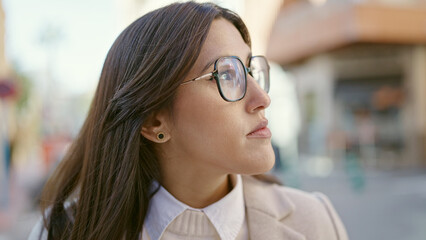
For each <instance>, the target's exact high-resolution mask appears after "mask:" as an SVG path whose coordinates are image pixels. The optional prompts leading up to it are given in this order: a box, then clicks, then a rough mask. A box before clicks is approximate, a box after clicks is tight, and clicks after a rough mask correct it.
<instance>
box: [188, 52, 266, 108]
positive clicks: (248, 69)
mask: <svg viewBox="0 0 426 240" xmlns="http://www.w3.org/2000/svg"><path fill="white" fill-rule="evenodd" d="M256 57H261V58H263V59H265V62H266V65H267V66H268V78H269V70H270V66H269V63H268V59H267V58H266V57H265V56H263V55H256V56H252V57H250V60H249V64H251V60H252V59H253V58H256ZM222 58H234V59H236V60H238V61H239V62H240V63H241V65H242V66H243V68H244V82H245V87H244V94H243V96H241V97H240V98H238V99H236V100H230V99H228V98H227V97H225V95H224V94H223V92H222V86H221V85H220V82H219V77H218V69H217V63H218V61H219V60H220V59H222ZM247 74H250V76H251V77H253V75H252V72H251V67H246V65H244V63H243V61H242V60H241V59H240V58H239V57H237V56H223V57H220V58H218V59H216V61H215V62H214V68H213V71H212V72H209V73H206V74H204V75H201V76H199V77H196V78H193V79H190V80H187V81H184V82H182V83H181V84H180V85H186V84H188V83H192V82H195V81H198V80H202V79H205V78H206V77H210V79H211V78H213V79H215V80H216V84H217V86H218V87H217V88H218V89H219V94H220V96H221V97H222V98H223V100H225V101H227V102H238V101H240V100H241V99H243V98H244V97H245V96H246V93H247V83H248V82H247ZM256 82H257V81H256ZM268 82H269V79H268ZM262 90H264V91H265V89H262ZM268 90H269V88H268ZM266 92H267V93H268V92H269V91H266Z"/></svg>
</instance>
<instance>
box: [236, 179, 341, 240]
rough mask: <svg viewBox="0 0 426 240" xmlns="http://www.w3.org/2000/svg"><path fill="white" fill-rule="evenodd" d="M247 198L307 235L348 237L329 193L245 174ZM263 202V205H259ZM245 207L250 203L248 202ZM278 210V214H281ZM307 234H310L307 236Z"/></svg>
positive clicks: (330, 237) (255, 205)
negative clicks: (261, 179) (303, 188)
mask: <svg viewBox="0 0 426 240" xmlns="http://www.w3.org/2000/svg"><path fill="white" fill-rule="evenodd" d="M243 181H245V182H246V183H245V184H246V185H247V187H246V188H245V190H246V189H247V190H248V191H249V192H248V193H247V195H251V196H248V198H249V201H250V202H251V203H253V205H254V207H255V208H256V209H261V208H262V209H263V210H264V211H265V212H266V213H271V214H273V215H275V217H276V218H277V219H279V221H280V222H282V223H284V224H285V225H287V226H288V227H290V228H292V229H294V230H296V231H298V232H300V233H303V235H305V236H306V237H307V239H315V236H328V238H326V239H341V240H343V239H347V233H346V230H345V227H344V225H343V223H342V222H341V220H340V217H339V216H338V214H337V212H336V211H335V209H334V207H333V205H332V203H331V201H330V200H329V199H328V197H327V196H326V195H324V194H322V193H318V192H306V191H303V190H299V189H295V188H290V187H286V186H282V185H279V184H275V183H270V182H264V181H260V180H258V179H256V178H254V177H249V176H247V177H244V178H243ZM262 205H263V206H262ZM248 207H251V206H250V204H249V206H248ZM280 213H281V214H280ZM309 236H311V237H313V238H310V237H309Z"/></svg>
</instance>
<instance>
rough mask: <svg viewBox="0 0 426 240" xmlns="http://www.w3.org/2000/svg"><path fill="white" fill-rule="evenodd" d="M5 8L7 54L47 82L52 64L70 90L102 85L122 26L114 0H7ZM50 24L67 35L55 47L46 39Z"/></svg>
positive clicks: (36, 79)
mask: <svg viewBox="0 0 426 240" xmlns="http://www.w3.org/2000/svg"><path fill="white" fill-rule="evenodd" d="M3 8H4V11H5V15H6V54H7V57H8V59H9V61H11V62H12V63H14V64H15V65H17V66H18V67H19V68H20V69H21V70H22V71H24V72H25V73H27V74H31V76H32V77H33V78H34V79H33V80H34V82H36V83H40V84H45V82H43V81H46V80H45V79H46V72H47V69H48V65H50V69H51V73H52V76H53V77H52V78H53V79H54V81H56V82H57V83H59V84H57V86H60V87H61V88H62V89H63V90H64V91H65V92H67V93H83V92H87V91H90V90H92V89H93V88H94V87H95V86H96V84H97V81H98V77H99V74H100V71H101V68H102V64H103V61H104V59H105V56H106V53H107V52H108V50H109V48H110V46H111V45H112V43H113V41H114V40H115V38H116V37H117V35H118V33H119V31H120V29H118V27H117V24H116V22H117V21H116V20H117V14H118V13H117V11H116V10H115V9H114V8H115V4H114V2H113V0H38V1H34V0H3ZM49 28H50V29H56V32H59V35H60V36H61V37H60V38H59V40H58V41H56V44H50V46H51V47H49V48H50V51H48V50H47V49H48V47H47V46H43V44H41V40H40V39H41V38H42V35H43V32H46V29H49ZM49 52H50V54H49ZM48 56H49V57H48ZM47 59H51V63H50V64H48V61H47Z"/></svg>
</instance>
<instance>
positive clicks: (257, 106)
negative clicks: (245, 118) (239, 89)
mask: <svg viewBox="0 0 426 240" xmlns="http://www.w3.org/2000/svg"><path fill="white" fill-rule="evenodd" d="M244 98H246V102H247V111H248V112H255V111H258V110H263V109H266V108H267V107H268V106H269V104H271V98H270V97H269V95H268V93H266V92H265V90H263V88H262V87H260V85H259V84H258V83H257V82H256V80H254V78H253V77H252V76H250V75H249V74H247V92H246V96H245V97H244Z"/></svg>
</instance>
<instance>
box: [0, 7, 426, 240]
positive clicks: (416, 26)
mask: <svg viewBox="0 0 426 240" xmlns="http://www.w3.org/2000/svg"><path fill="white" fill-rule="evenodd" d="M171 2H172V1H170V0H86V1H83V0H72V1H71V0H61V1H57V0H40V1H31V0H0V240H6V239H7V240H8V239H26V238H27V236H28V234H29V232H30V230H31V228H32V227H33V225H34V224H35V222H36V221H37V219H38V218H39V216H40V213H39V212H38V206H37V203H38V196H39V193H40V191H41V189H42V186H43V183H44V182H45V180H46V178H47V177H48V175H49V173H51V172H52V170H53V169H54V168H55V166H56V165H57V163H58V162H59V161H61V158H62V156H63V155H64V153H65V151H66V150H67V148H68V147H69V145H70V143H71V142H72V140H73V139H74V138H75V136H76V135H77V133H78V131H79V129H80V127H81V125H82V123H83V121H84V119H85V116H86V113H87V110H88V107H89V104H90V101H91V98H92V96H93V93H94V90H95V87H96V85H97V81H98V77H99V75H100V71H101V68H102V64H103V61H104V59H105V56H106V54H107V52H108V50H109V48H110V46H111V45H112V43H113V41H114V40H115V38H116V37H117V36H118V34H119V33H120V32H121V31H122V30H123V29H124V28H125V27H126V26H127V25H128V24H130V23H131V22H132V21H134V20H135V19H136V18H138V17H139V16H141V15H143V14H144V13H147V12H149V11H151V10H153V9H155V8H158V7H161V6H164V5H167V4H169V3H171ZM211 2H215V3H217V4H219V5H221V6H224V7H227V8H230V9H232V10H234V11H236V12H237V13H239V14H240V15H241V16H242V17H243V19H244V21H245V22H246V24H247V26H248V28H249V31H250V33H251V36H252V42H253V46H252V49H253V54H255V55H259V54H262V55H266V56H267V58H268V59H269V61H270V63H271V79H272V82H271V90H270V96H271V99H272V103H271V106H270V107H269V109H268V111H267V116H268V119H269V123H270V125H269V126H270V128H271V130H272V134H273V138H272V141H273V146H274V149H275V151H276V164H275V167H274V169H273V170H272V171H271V173H272V174H275V175H277V176H278V177H279V178H280V179H281V180H282V181H283V182H284V183H285V185H287V186H291V187H295V188H300V189H303V190H306V191H320V192H323V193H325V194H327V195H328V196H329V198H330V199H331V201H332V202H333V203H334V205H335V207H336V209H337V211H338V212H339V214H340V216H341V218H342V220H343V222H344V223H345V225H346V227H347V230H348V234H349V237H350V239H354V240H370V239H371V240H376V239H387V240H399V239H404V240H425V239H426V0H265V1H254V0H221V1H219V0H218V1H211Z"/></svg>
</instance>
